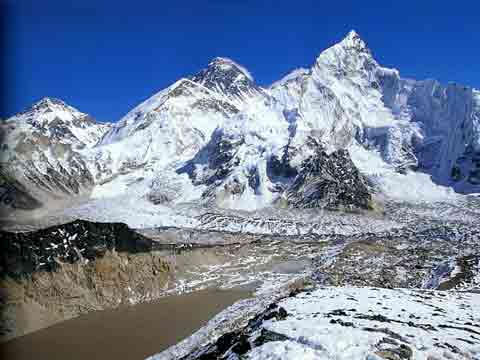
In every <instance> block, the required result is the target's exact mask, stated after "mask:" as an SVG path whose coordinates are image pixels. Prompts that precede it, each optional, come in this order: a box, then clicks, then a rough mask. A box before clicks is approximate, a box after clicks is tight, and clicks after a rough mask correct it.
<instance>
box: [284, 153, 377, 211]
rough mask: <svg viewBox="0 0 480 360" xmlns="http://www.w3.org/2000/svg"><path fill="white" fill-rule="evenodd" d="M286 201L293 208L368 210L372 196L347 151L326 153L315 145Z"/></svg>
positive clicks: (288, 192) (289, 190)
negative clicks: (312, 154)
mask: <svg viewBox="0 0 480 360" xmlns="http://www.w3.org/2000/svg"><path fill="white" fill-rule="evenodd" d="M287 200H288V203H289V205H291V206H293V207H296V208H316V207H320V208H327V209H339V208H340V209H341V208H344V209H369V208H371V201H372V197H371V194H370V190H369V188H368V185H367V182H366V180H365V179H364V178H363V176H362V175H361V174H360V172H359V171H358V169H357V168H356V167H355V165H354V164H353V162H352V160H351V158H350V155H349V153H348V151H347V150H343V149H341V150H337V151H335V152H333V153H331V154H330V155H328V154H327V153H326V152H325V151H324V150H323V149H322V148H321V147H318V148H317V151H316V154H315V155H314V156H311V157H310V158H308V159H307V160H306V161H305V162H304V163H303V164H302V167H301V169H300V171H299V174H298V175H297V177H296V179H295V181H294V183H293V184H292V186H291V187H290V188H289V189H288V191H287Z"/></svg>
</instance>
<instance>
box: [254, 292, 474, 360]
mask: <svg viewBox="0 0 480 360" xmlns="http://www.w3.org/2000/svg"><path fill="white" fill-rule="evenodd" d="M279 306H282V307H284V308H285V309H286V310H287V313H289V314H291V315H290V316H289V317H288V318H287V319H286V320H283V321H270V322H267V323H266V324H265V325H264V327H265V328H266V329H268V330H270V331H273V332H275V333H277V334H282V335H286V336H287V337H288V338H289V339H291V340H290V341H287V342H286V343H285V344H284V346H283V347H282V346H273V345H268V344H266V345H264V346H262V347H260V348H259V349H255V350H254V351H252V352H251V353H250V354H249V358H250V359H267V358H269V356H273V357H272V358H277V357H278V358H294V357H292V356H295V354H296V352H298V351H300V352H302V351H307V350H308V349H309V350H310V352H308V351H307V354H309V355H308V356H313V354H314V355H315V356H317V357H313V358H320V359H365V358H369V356H370V358H371V359H375V358H376V357H375V352H376V351H379V350H378V343H379V342H380V341H381V339H382V338H384V337H385V336H386V333H384V332H369V331H365V328H366V327H376V328H377V329H380V328H383V327H386V328H388V329H389V330H390V331H393V332H394V333H396V334H398V335H400V337H401V338H402V339H408V340H403V341H402V340H400V342H405V343H406V344H408V346H409V347H411V348H412V350H413V359H425V358H428V357H432V358H433V357H438V358H442V357H446V356H453V357H455V356H456V355H454V353H452V352H451V351H450V350H449V349H447V348H445V347H444V348H441V347H438V345H436V344H438V343H448V344H450V345H452V346H455V347H457V348H459V349H461V351H462V353H464V354H469V355H470V356H473V357H475V356H478V355H480V344H479V343H478V342H475V344H469V343H467V342H464V341H462V340H461V339H463V338H467V339H468V338H470V334H471V333H470V332H469V331H472V332H475V331H476V330H475V329H476V327H474V326H472V324H475V323H477V324H478V323H479V321H480V318H478V316H479V314H480V295H479V294H466V293H463V294H462V293H455V292H444V293H439V292H434V291H423V292H422V291H416V290H405V289H395V290H388V289H372V288H324V289H319V290H316V291H314V292H312V293H311V294H304V293H303V294H300V295H299V296H297V297H296V298H289V299H286V300H284V301H281V302H280V303H279ZM337 309H345V312H346V316H341V317H336V316H328V317H327V316H325V315H327V314H328V313H332V312H334V311H335V310H337ZM349 309H355V311H353V310H349ZM437 309H439V310H437ZM375 314H380V315H382V316H384V317H386V318H387V319H391V321H388V322H387V323H376V322H375V321H374V320H371V319H368V318H363V319H362V316H361V315H375ZM412 314H414V316H415V317H414V319H415V320H414V321H413V323H414V324H413V325H408V323H409V322H411V321H412V316H411V315H412ZM434 314H438V315H434ZM334 318H336V319H341V320H342V321H344V322H352V323H353V324H354V326H353V327H350V326H342V325H341V324H339V323H334V324H332V322H331V320H332V319H334ZM467 323H469V324H470V325H466V324H467ZM415 324H418V325H422V324H424V325H429V326H432V327H433V328H434V329H435V330H429V328H427V327H423V328H422V327H415V326H414V325H415ZM443 325H447V326H452V327H457V328H443V327H442V326H443ZM460 328H464V329H466V330H463V329H460ZM293 344H297V345H293ZM275 345H278V344H275ZM376 346H377V348H376ZM312 352H314V353H312ZM310 354H311V355H310ZM282 356H285V357H282ZM465 356H468V355H465Z"/></svg>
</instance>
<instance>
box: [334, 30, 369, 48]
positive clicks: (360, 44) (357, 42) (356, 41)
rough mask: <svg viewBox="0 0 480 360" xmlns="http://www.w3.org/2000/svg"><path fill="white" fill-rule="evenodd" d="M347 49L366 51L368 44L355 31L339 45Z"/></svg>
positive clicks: (350, 32)
mask: <svg viewBox="0 0 480 360" xmlns="http://www.w3.org/2000/svg"><path fill="white" fill-rule="evenodd" d="M339 44H340V45H342V46H344V47H347V48H355V49H358V50H366V49H368V48H367V44H366V43H365V41H363V40H362V38H361V37H360V35H358V33H357V32H356V31H355V30H350V31H349V32H348V34H347V36H345V38H344V39H343V40H342V41H341V42H340V43H339Z"/></svg>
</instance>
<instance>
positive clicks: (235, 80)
mask: <svg viewBox="0 0 480 360" xmlns="http://www.w3.org/2000/svg"><path fill="white" fill-rule="evenodd" d="M192 81H195V82H196V83H199V84H201V85H203V86H205V87H206V88H208V89H210V90H212V91H217V92H218V91H220V92H222V93H224V94H225V95H228V96H234V97H238V98H243V97H244V96H245V94H254V93H256V92H260V91H261V90H260V88H258V87H257V86H256V85H255V83H254V82H253V80H252V79H251V78H250V76H249V75H248V74H247V73H246V72H245V70H244V69H242V68H241V67H240V66H239V65H238V64H236V63H234V62H233V61H231V60H229V59H224V58H215V59H213V61H211V62H210V64H209V65H208V67H207V68H206V69H204V70H202V71H200V72H199V73H198V74H197V75H195V76H193V77H192Z"/></svg>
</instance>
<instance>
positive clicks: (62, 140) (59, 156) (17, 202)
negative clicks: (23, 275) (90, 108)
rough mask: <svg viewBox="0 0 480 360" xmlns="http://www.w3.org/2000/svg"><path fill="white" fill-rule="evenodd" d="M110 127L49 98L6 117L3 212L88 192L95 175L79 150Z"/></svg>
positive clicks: (4, 126) (2, 173)
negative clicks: (90, 171)
mask: <svg viewBox="0 0 480 360" xmlns="http://www.w3.org/2000/svg"><path fill="white" fill-rule="evenodd" d="M108 128H109V125H108V124H101V123H97V122H95V120H94V119H93V118H91V117H90V116H89V115H87V114H84V113H81V112H80V111H78V110H77V109H75V108H73V107H71V106H69V105H67V104H65V103H64V102H62V101H60V100H57V99H50V98H44V99H42V100H41V101H39V102H38V103H36V104H34V105H33V106H32V107H30V108H29V109H27V110H26V111H24V112H22V113H20V114H18V115H16V116H13V117H12V118H10V119H7V120H6V121H5V122H4V123H3V124H2V128H1V131H2V134H1V135H2V136H1V137H2V145H1V146H2V152H1V155H0V156H1V157H0V162H1V173H0V175H1V178H2V183H3V185H2V211H3V212H4V213H6V212H9V211H11V210H13V209H15V208H20V209H27V210H31V209H33V208H38V207H40V206H41V205H42V203H44V202H45V201H47V200H48V201H50V200H53V199H61V198H68V197H71V196H78V195H81V194H82V193H86V192H88V191H89V189H90V188H91V187H92V186H93V178H92V176H91V174H90V173H89V171H88V169H87V165H86V163H85V159H84V158H83V156H82V155H81V154H80V152H81V151H82V149H85V148H88V147H91V146H93V145H95V144H96V143H97V142H98V141H99V140H100V138H101V137H102V135H103V134H104V133H105V132H106V131H107V130H108ZM27 199H28V200H27ZM9 209H10V210H9Z"/></svg>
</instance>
